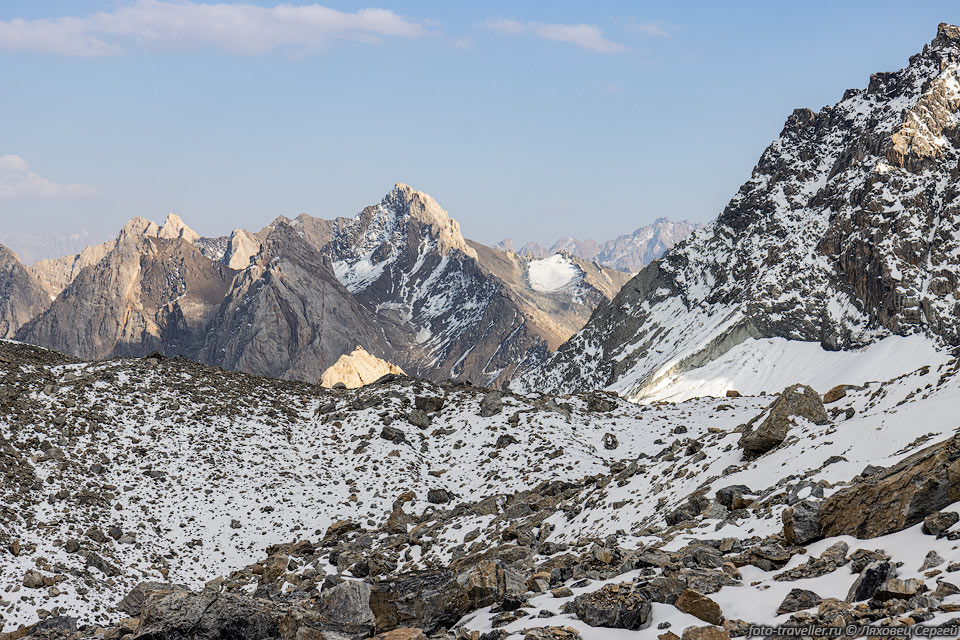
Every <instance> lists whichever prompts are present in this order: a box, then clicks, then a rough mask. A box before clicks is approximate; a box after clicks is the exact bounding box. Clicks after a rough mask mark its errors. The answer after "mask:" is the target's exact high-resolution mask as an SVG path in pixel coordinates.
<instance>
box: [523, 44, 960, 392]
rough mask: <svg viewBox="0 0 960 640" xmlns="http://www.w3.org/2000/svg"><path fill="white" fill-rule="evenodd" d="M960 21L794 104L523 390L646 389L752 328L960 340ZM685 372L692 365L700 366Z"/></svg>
mask: <svg viewBox="0 0 960 640" xmlns="http://www.w3.org/2000/svg"><path fill="white" fill-rule="evenodd" d="M958 73H960V31H958V30H957V29H956V28H955V27H950V26H947V25H941V27H940V29H939V31H938V34H937V37H936V39H934V40H933V42H931V43H930V44H929V45H927V46H926V47H924V49H923V52H922V53H920V54H917V55H915V56H913V57H912V58H911V59H910V64H909V66H907V67H906V68H904V69H902V70H900V71H897V72H894V73H882V74H875V75H873V76H872V77H871V80H870V84H869V86H868V88H867V89H863V90H849V91H847V92H846V93H845V94H844V96H843V99H842V100H841V101H840V102H838V103H837V104H836V105H834V106H831V107H825V108H823V109H822V110H821V111H820V112H819V113H814V112H813V111H810V110H808V109H798V110H797V111H795V112H794V113H793V114H792V115H791V116H790V117H789V118H788V119H787V122H786V125H785V126H784V129H783V131H782V132H781V134H780V137H779V138H778V139H777V140H776V141H774V142H773V143H772V144H771V145H770V146H769V147H768V148H767V149H766V151H764V153H763V155H762V156H761V158H760V161H759V163H758V164H757V167H756V168H755V169H754V172H753V175H752V176H751V178H750V180H748V181H747V182H746V183H745V184H744V185H743V186H742V187H741V188H740V190H739V192H738V193H737V195H736V196H734V198H733V199H732V200H731V201H730V203H729V204H728V205H727V207H726V209H724V211H723V213H722V214H721V215H720V216H719V218H718V219H717V220H716V221H715V222H713V223H712V224H710V225H708V226H706V227H704V228H701V229H698V230H697V231H695V232H694V233H693V234H691V235H690V236H689V237H688V238H687V239H686V240H684V241H683V242H681V243H680V244H679V245H678V246H677V247H675V248H674V249H673V250H672V251H671V252H670V253H668V254H667V255H666V257H664V258H663V259H662V260H659V261H657V262H654V263H653V264H651V265H650V266H648V267H646V268H645V269H644V270H643V271H641V272H640V273H639V274H638V275H637V276H636V277H635V278H634V279H633V280H632V281H631V282H630V283H629V284H628V285H627V286H625V287H624V288H623V289H622V291H621V293H620V295H618V297H617V298H616V299H614V300H613V301H612V302H610V303H609V304H603V305H601V306H600V308H598V310H597V312H596V313H595V314H594V316H593V317H592V319H591V321H590V323H588V325H587V326H586V327H585V328H584V329H583V331H582V332H581V333H579V334H578V335H577V336H575V337H574V338H573V339H572V340H570V341H569V342H568V343H567V344H566V345H564V346H563V347H562V348H561V349H560V350H559V351H558V353H557V354H556V355H555V356H554V357H553V358H552V359H551V361H550V362H549V363H546V364H544V365H543V367H542V368H540V369H539V370H537V371H535V372H533V373H532V374H531V375H529V377H527V378H525V380H524V381H523V382H522V384H521V387H522V388H533V389H553V390H559V389H566V388H573V387H576V388H583V387H596V388H601V387H606V388H611V389H616V390H617V391H619V392H620V393H622V394H624V395H626V396H628V397H631V398H643V397H645V396H647V395H648V394H649V393H650V392H651V389H653V388H655V387H658V385H660V384H661V383H662V382H663V380H664V379H667V378H670V377H675V376H678V375H681V374H684V373H685V372H687V371H691V370H693V369H698V368H699V367H702V366H703V365H705V364H706V363H708V362H710V361H712V360H715V359H716V358H718V357H720V356H722V355H723V354H725V353H726V352H727V351H728V350H729V349H731V348H732V347H734V346H736V345H738V344H740V343H741V342H743V341H744V340H747V339H749V338H755V339H761V338H784V339H787V340H795V341H807V342H816V343H819V344H820V345H822V347H823V348H824V349H827V350H838V349H840V350H850V349H859V348H861V347H864V346H866V345H869V344H872V343H874V342H876V341H877V340H879V339H881V338H883V337H885V336H890V335H900V336H908V335H913V334H923V335H925V336H927V337H928V338H929V339H930V340H931V341H933V342H934V343H943V344H956V343H957V342H958V341H960V333H958V331H957V326H958V324H957V319H958V317H960V304H958V302H957V296H958V294H960V292H958V288H957V287H958V283H960V262H958V260H957V256H958V255H960V254H958V250H960V249H958V247H960V215H958V202H960V200H958V192H957V188H956V184H957V180H956V178H957V161H958V157H960V129H958V128H957V126H956V125H957V120H958V113H960V80H958V78H960V75H958ZM690 375H697V374H694V373H691V374H690Z"/></svg>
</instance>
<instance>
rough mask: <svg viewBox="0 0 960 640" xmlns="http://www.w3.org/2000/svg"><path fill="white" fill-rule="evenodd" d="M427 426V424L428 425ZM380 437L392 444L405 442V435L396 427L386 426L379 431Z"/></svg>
mask: <svg viewBox="0 0 960 640" xmlns="http://www.w3.org/2000/svg"><path fill="white" fill-rule="evenodd" d="M428 424H429V423H428ZM380 437H381V438H383V439H384V440H388V441H390V442H392V443H393V444H403V443H404V442H406V441H407V436H406V434H405V433H404V432H403V431H401V430H400V429H397V428H396V427H390V426H386V427H384V428H383V429H381V430H380Z"/></svg>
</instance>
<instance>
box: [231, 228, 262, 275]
mask: <svg viewBox="0 0 960 640" xmlns="http://www.w3.org/2000/svg"><path fill="white" fill-rule="evenodd" d="M259 251H260V241H259V240H257V239H256V238H255V237H254V236H253V235H251V234H249V233H247V232H246V231H244V230H242V229H234V230H233V233H231V234H230V240H229V241H228V242H227V250H226V253H224V255H223V262H224V264H226V265H227V266H228V267H230V268H231V269H236V270H238V271H242V270H243V269H246V268H247V267H248V266H250V259H251V258H253V256H255V255H257V252H259Z"/></svg>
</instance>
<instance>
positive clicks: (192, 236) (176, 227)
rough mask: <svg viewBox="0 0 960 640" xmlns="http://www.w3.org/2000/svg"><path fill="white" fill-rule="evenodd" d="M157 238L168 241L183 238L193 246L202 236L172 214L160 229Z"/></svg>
mask: <svg viewBox="0 0 960 640" xmlns="http://www.w3.org/2000/svg"><path fill="white" fill-rule="evenodd" d="M157 237H158V238H164V239H167V240H172V239H173V238H182V239H184V240H186V241H187V242H189V243H190V244H193V243H194V242H196V241H197V240H198V239H199V238H200V234H199V233H197V232H196V231H194V230H193V229H191V228H190V227H188V226H187V225H185V224H184V223H183V220H181V219H180V216H178V215H177V214H175V213H171V214H169V215H168V216H167V220H166V222H164V223H163V226H162V227H160V230H159V231H157Z"/></svg>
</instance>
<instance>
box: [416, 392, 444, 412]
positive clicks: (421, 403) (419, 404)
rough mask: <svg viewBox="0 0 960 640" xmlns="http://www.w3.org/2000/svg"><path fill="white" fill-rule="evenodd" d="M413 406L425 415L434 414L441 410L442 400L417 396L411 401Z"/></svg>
mask: <svg viewBox="0 0 960 640" xmlns="http://www.w3.org/2000/svg"><path fill="white" fill-rule="evenodd" d="M413 406H414V407H416V408H417V409H420V410H421V411H426V412H427V413H435V412H437V411H440V409H443V398H441V397H430V396H417V397H415V398H414V399H413Z"/></svg>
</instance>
